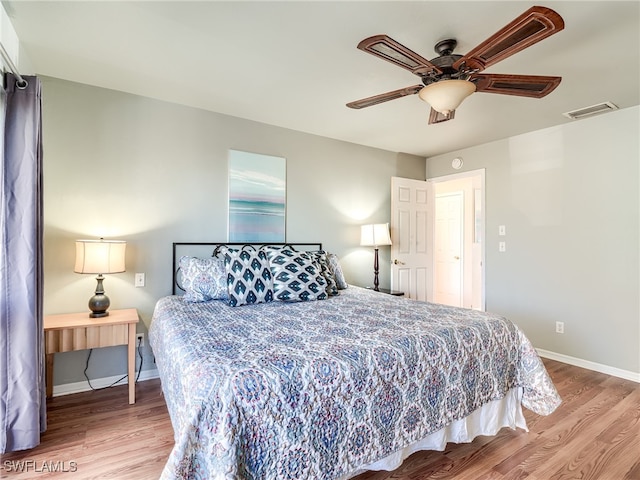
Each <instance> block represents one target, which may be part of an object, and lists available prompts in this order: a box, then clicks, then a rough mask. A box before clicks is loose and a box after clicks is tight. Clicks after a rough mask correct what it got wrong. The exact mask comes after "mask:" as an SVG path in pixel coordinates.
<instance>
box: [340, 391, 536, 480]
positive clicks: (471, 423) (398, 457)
mask: <svg viewBox="0 0 640 480" xmlns="http://www.w3.org/2000/svg"><path fill="white" fill-rule="evenodd" d="M521 399H522V388H513V389H511V390H509V392H507V394H506V395H505V396H504V398H502V399H500V400H494V401H492V402H490V403H487V404H486V405H484V406H482V407H480V408H479V409H478V410H476V411H474V412H473V413H472V414H470V415H469V416H468V417H465V418H463V419H461V420H456V421H455V422H453V423H451V424H449V425H447V426H446V427H444V428H443V429H442V430H438V431H437V432H434V433H432V434H431V435H428V436H426V437H425V438H423V439H422V440H419V441H417V442H416V443H414V444H412V445H409V446H407V447H405V448H403V449H402V450H398V451H397V452H395V453H392V454H391V455H389V456H387V457H385V458H383V459H381V460H378V461H377V462H374V463H371V464H369V465H365V466H364V467H362V468H360V469H358V470H357V471H355V472H352V473H350V474H348V475H346V476H344V477H342V478H341V479H340V480H346V479H348V478H352V477H355V476H356V475H359V474H361V473H363V472H366V471H369V470H387V471H392V470H395V469H396V468H398V467H399V466H400V465H401V464H402V462H403V461H404V459H405V458H407V457H408V456H409V455H411V454H412V453H415V452H418V451H420V450H438V451H443V450H444V449H445V447H446V445H447V443H449V442H451V443H468V442H471V441H472V440H473V439H474V438H476V437H477V436H478V435H487V436H493V435H496V434H497V433H498V432H499V431H500V429H501V428H504V427H509V428H512V429H514V430H515V429H516V428H521V429H523V430H525V431H529V429H528V428H527V422H526V420H525V418H524V415H523V413H522V405H521V403H520V401H521Z"/></svg>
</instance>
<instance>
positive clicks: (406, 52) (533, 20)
mask: <svg viewBox="0 0 640 480" xmlns="http://www.w3.org/2000/svg"><path fill="white" fill-rule="evenodd" d="M563 28H564V21H563V20H562V17H561V16H560V15H559V14H558V13H556V12H555V11H553V10H551V9H550V8H546V7H538V6H534V7H531V8H530V9H529V10H527V11H526V12H524V13H523V14H522V15H520V16H519V17H518V18H516V19H515V20H513V21H512V22H510V23H509V24H508V25H506V26H505V27H503V28H502V29H501V30H499V31H498V32H496V33H495V34H493V35H492V36H491V37H489V38H488V39H486V40H485V41H484V42H482V43H481V44H480V45H478V46H477V47H475V48H474V49H473V50H471V51H470V52H469V53H467V54H466V55H458V54H454V53H453V50H454V49H455V47H456V45H457V41H456V40H454V39H446V40H442V41H440V42H438V43H437V44H436V46H435V51H436V53H437V54H438V56H437V57H435V58H432V59H431V60H427V59H425V58H423V57H422V56H420V55H418V54H417V53H415V52H413V51H412V50H410V49H408V48H407V47H405V46H404V45H402V44H401V43H399V42H397V41H395V40H394V39H392V38H391V37H389V36H387V35H375V36H373V37H369V38H365V39H364V40H362V41H361V42H360V43H359V44H358V48H359V49H360V50H363V51H365V52H367V53H370V54H372V55H375V56H376V57H379V58H382V59H384V60H387V61H388V62H391V63H393V64H395V65H398V66H399V67H402V68H405V69H407V70H409V71H410V72H411V73H413V74H415V75H417V76H419V77H420V79H421V80H422V85H413V86H411V87H405V88H401V89H399V90H394V91H392V92H387V93H382V94H380V95H375V96H373V97H367V98H363V99H361V100H356V101H355V102H350V103H347V107H350V108H357V109H360V108H365V107H370V106H372V105H377V104H379V103H383V102H387V101H389V100H394V99H396V98H401V97H404V96H407V95H414V94H416V93H417V94H418V95H419V96H420V98H421V99H422V100H424V101H425V102H427V103H428V104H429V105H430V106H431V113H430V115H429V124H432V123H441V122H445V121H447V120H452V119H453V118H454V116H455V110H456V108H458V106H459V105H460V104H461V103H462V101H463V100H464V99H465V98H466V97H468V96H469V95H471V94H472V93H473V92H485V93H500V94H503V95H517V96H521V97H532V98H542V97H544V96H545V95H547V94H549V93H551V92H552V91H553V90H554V89H555V88H556V87H557V86H558V85H559V84H560V80H562V78H561V77H550V76H542V75H504V74H497V73H488V74H484V73H480V72H482V71H483V70H484V69H485V68H487V67H489V66H491V65H493V64H494V63H497V62H499V61H501V60H504V59H505V58H507V57H509V56H511V55H513V54H514V53H518V52H520V51H521V50H524V49H525V48H527V47H529V46H531V45H533V44H535V43H537V42H539V41H540V40H543V39H545V38H547V37H549V36H550V35H553V34H554V33H557V32H559V31H560V30H562V29H563Z"/></svg>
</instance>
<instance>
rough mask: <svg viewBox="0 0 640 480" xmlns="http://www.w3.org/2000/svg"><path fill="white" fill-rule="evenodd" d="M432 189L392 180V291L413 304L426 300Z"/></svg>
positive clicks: (416, 182) (420, 183)
mask: <svg viewBox="0 0 640 480" xmlns="http://www.w3.org/2000/svg"><path fill="white" fill-rule="evenodd" d="M431 188H432V186H431V185H430V184H429V183H428V182H424V181H420V180H413V179H410V178H401V177H392V178H391V242H392V245H391V288H392V290H399V291H401V292H404V294H405V296H406V297H409V298H413V299H415V300H421V301H427V300H429V299H428V298H427V297H428V292H429V288H430V284H431V281H432V276H431V272H430V269H429V267H428V260H429V259H428V255H427V249H428V248H429V238H430V237H429V232H428V228H429V222H428V212H429V208H428V206H429V205H428V201H429V198H430V197H431Z"/></svg>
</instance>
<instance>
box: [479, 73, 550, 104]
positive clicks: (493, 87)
mask: <svg viewBox="0 0 640 480" xmlns="http://www.w3.org/2000/svg"><path fill="white" fill-rule="evenodd" d="M471 80H472V81H473V82H474V83H475V84H476V91H477V92H485V93H501V94H503V95H517V96H519V97H532V98H542V97H544V96H545V95H548V94H549V93H551V92H552V91H553V90H554V89H555V88H556V87H557V86H558V85H560V81H561V80H562V77H546V76H543V75H501V74H497V73H496V74H483V73H481V74H479V75H474V76H472V77H471Z"/></svg>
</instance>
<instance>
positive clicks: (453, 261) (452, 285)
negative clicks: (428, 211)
mask: <svg viewBox="0 0 640 480" xmlns="http://www.w3.org/2000/svg"><path fill="white" fill-rule="evenodd" d="M463 218H464V192H462V191H460V192H452V193H445V194H439V195H436V199H435V219H434V221H435V225H436V226H435V238H434V266H433V268H434V278H435V279H434V292H433V301H434V302H435V303H441V304H444V305H452V306H454V307H461V306H462V280H463V271H462V265H463V260H462V246H463V243H462V242H463V236H462V235H463Z"/></svg>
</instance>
